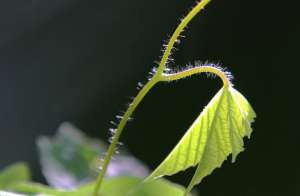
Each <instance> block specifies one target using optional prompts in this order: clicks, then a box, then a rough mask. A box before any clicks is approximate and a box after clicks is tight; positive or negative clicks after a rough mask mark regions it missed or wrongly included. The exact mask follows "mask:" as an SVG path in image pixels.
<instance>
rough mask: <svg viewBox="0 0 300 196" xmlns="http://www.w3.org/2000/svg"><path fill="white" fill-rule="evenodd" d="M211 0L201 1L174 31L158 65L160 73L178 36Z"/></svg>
mask: <svg viewBox="0 0 300 196" xmlns="http://www.w3.org/2000/svg"><path fill="white" fill-rule="evenodd" d="M210 1H211V0H202V1H200V2H199V3H198V4H197V5H196V6H195V7H194V8H193V9H192V10H191V11H190V12H189V13H188V15H186V17H184V18H183V19H182V20H181V22H180V24H179V25H178V26H177V28H176V30H175V31H174V33H173V35H172V37H171V38H170V40H169V42H168V45H167V47H166V50H165V52H164V54H163V57H162V59H161V61H160V64H159V67H158V70H157V72H158V74H162V73H163V71H164V69H165V67H166V64H167V62H168V59H169V56H170V54H171V51H172V48H173V46H174V44H175V43H176V41H177V39H178V37H179V36H180V34H181V33H182V31H183V30H184V28H185V27H186V26H187V25H188V24H189V22H190V21H191V20H192V19H193V18H194V17H195V16H196V15H197V14H198V13H199V12H200V11H201V10H202V9H203V8H204V7H205V6H206V5H207V4H208V3H209V2H210Z"/></svg>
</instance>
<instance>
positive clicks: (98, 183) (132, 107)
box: [93, 0, 225, 196]
mask: <svg viewBox="0 0 300 196" xmlns="http://www.w3.org/2000/svg"><path fill="white" fill-rule="evenodd" d="M210 1H211V0H202V1H201V2H198V3H197V5H196V6H195V7H194V8H193V9H192V10H191V11H190V12H189V13H188V15H187V16H186V17H185V18H184V19H183V20H182V21H181V23H180V24H179V26H178V27H177V28H176V30H175V32H174V33H173V35H172V37H171V38H170V40H169V43H168V45H167V47H166V50H165V52H164V54H163V57H162V59H161V62H160V64H159V66H158V69H157V72H156V74H155V75H154V76H153V78H152V79H151V80H150V81H149V82H148V83H147V84H146V85H145V86H144V87H143V88H142V90H141V91H140V92H139V93H138V95H137V96H136V97H135V98H134V100H133V102H132V103H131V104H130V106H129V108H128V109H127V111H126V112H125V114H124V116H123V118H122V120H121V121H120V123H119V125H118V127H117V130H116V133H115V135H114V136H113V140H112V143H111V145H110V146H109V148H108V151H107V153H106V155H105V158H104V162H103V165H102V170H101V171H100V173H99V175H98V177H97V179H96V185H95V189H94V193H93V196H97V194H98V192H99V189H100V187H101V184H102V182H103V178H104V175H105V173H106V170H107V167H108V164H109V162H110V160H111V158H112V156H113V154H114V152H115V149H116V146H117V144H118V141H119V138H120V135H121V133H122V132H123V129H124V127H125V125H126V123H127V121H128V120H129V118H130V116H131V115H132V113H133V112H134V111H135V109H136V108H137V106H138V105H139V103H140V102H141V101H142V99H143V98H144V96H145V95H146V94H147V93H148V92H149V91H150V90H151V88H152V87H153V86H154V85H155V84H156V83H157V82H159V81H166V79H167V78H169V79H170V80H172V79H173V77H167V76H168V75H165V74H164V73H163V72H164V69H165V66H166V63H167V61H168V58H169V56H170V54H171V51H172V48H173V46H174V44H175V42H176V41H177V38H178V37H179V36H180V33H181V32H182V31H183V29H184V28H185V27H186V26H187V25H188V23H189V22H190V21H191V20H192V19H193V18H194V16H195V15H196V14H197V13H198V12H200V10H201V9H203V8H204V6H205V5H206V4H208V3H209V2H210ZM185 73H186V72H184V73H183V75H184V74H185ZM187 73H188V72H187ZM190 74H194V73H192V72H191V73H190ZM180 75H182V74H180ZM182 77H186V76H182ZM182 77H180V78H182ZM180 78H178V79H180ZM170 80H167V81H170ZM224 84H225V83H224Z"/></svg>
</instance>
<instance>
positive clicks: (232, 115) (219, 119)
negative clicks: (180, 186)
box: [146, 87, 255, 191]
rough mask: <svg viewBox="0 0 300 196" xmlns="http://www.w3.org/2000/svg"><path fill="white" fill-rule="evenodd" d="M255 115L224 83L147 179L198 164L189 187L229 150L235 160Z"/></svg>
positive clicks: (211, 169) (200, 178) (215, 166)
mask: <svg viewBox="0 0 300 196" xmlns="http://www.w3.org/2000/svg"><path fill="white" fill-rule="evenodd" d="M254 118H255V112H254V111H253V109H252V108H251V106H250V104H249V103H248V101H247V100H246V99H245V98H244V97H243V95H241V94H240V93H239V92H238V91H237V90H235V89H234V88H233V87H223V88H222V89H221V90H220V91H219V92H218V93H217V94H216V95H215V96H214V98H213V99H212V100H211V101H210V103H209V104H208V105H207V106H206V107H205V109H204V110H203V111H202V112H201V114H200V115H199V117H198V118H197V119H196V120H195V121H194V123H193V124H192V126H191V127H190V128H189V129H188V131H187V132H186V133H185V135H184V136H183V138H182V139H181V140H180V141H179V143H178V144H177V145H176V147H175V148H174V149H173V150H172V151H171V153H170V154H169V155H168V156H167V158H166V159H165V160H164V161H163V162H162V163H161V164H160V165H159V166H158V167H157V169H156V170H155V171H154V172H153V173H152V174H151V175H150V176H149V177H148V178H147V179H146V181H149V180H153V179H155V178H158V177H161V176H165V175H173V174H175V173H177V172H179V171H182V170H185V169H187V168H189V167H194V166H197V169H196V172H195V174H194V177H193V179H192V181H191V182H190V185H189V188H188V189H191V188H192V187H193V186H194V185H196V184H198V183H200V182H201V180H202V179H203V178H204V177H205V176H207V175H209V174H210V173H211V172H212V171H213V170H214V169H216V168H218V167H220V166H221V165H222V163H223V162H224V160H226V159H227V156H228V155H230V154H232V162H234V161H235V160H236V157H237V155H238V154H239V153H240V152H241V151H243V150H244V147H243V146H244V142H243V137H245V136H248V137H250V135H251V132H252V129H251V125H250V124H251V122H252V121H253V120H254ZM188 191H189V190H188Z"/></svg>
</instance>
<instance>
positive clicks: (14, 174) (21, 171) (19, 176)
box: [0, 163, 31, 189]
mask: <svg viewBox="0 0 300 196" xmlns="http://www.w3.org/2000/svg"><path fill="white" fill-rule="evenodd" d="M30 178H31V175H30V171H29V168H28V166H27V164H25V163H15V164H13V165H10V166H8V167H6V168H4V169H3V170H2V171H1V172H0V189H6V188H7V187H9V186H10V185H11V184H14V183H18V182H25V181H29V180H30Z"/></svg>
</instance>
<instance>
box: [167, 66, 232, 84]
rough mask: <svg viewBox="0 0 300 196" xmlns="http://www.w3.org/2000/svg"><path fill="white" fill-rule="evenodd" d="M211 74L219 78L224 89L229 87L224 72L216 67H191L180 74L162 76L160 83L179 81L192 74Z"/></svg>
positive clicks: (228, 81)
mask: <svg viewBox="0 0 300 196" xmlns="http://www.w3.org/2000/svg"><path fill="white" fill-rule="evenodd" d="M203 72H206V73H213V74H216V75H217V76H219V77H220V78H221V79H222V81H223V85H224V86H225V87H227V86H229V85H230V80H229V78H228V76H227V75H226V73H225V72H223V71H222V70H221V69H219V68H217V67H212V66H207V65H205V66H198V67H193V68H190V69H186V70H184V71H181V72H177V73H172V74H165V73H164V74H162V81H174V80H179V79H182V78H186V77H188V76H191V75H194V74H199V73H203Z"/></svg>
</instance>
